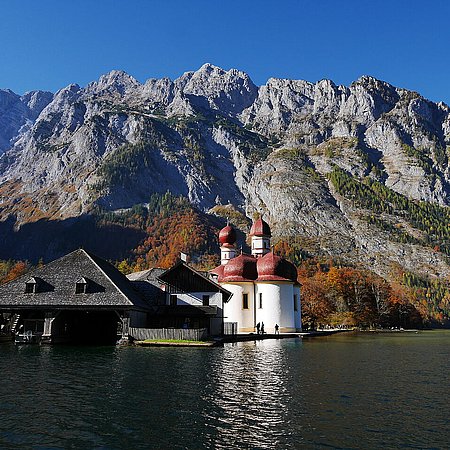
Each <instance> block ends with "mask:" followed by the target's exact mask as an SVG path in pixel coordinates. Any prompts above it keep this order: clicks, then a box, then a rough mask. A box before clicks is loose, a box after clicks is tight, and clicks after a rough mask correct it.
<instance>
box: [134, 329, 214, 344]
mask: <svg viewBox="0 0 450 450" xmlns="http://www.w3.org/2000/svg"><path fill="white" fill-rule="evenodd" d="M129 335H130V336H131V337H133V338H134V339H136V340H138V341H145V340H146V339H164V340H183V341H204V340H205V339H207V337H208V330H207V329H206V328H198V329H187V330H186V329H184V328H132V327H130V330H129Z"/></svg>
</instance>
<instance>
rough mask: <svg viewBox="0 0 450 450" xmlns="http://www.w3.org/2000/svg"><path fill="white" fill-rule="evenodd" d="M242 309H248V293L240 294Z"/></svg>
mask: <svg viewBox="0 0 450 450" xmlns="http://www.w3.org/2000/svg"><path fill="white" fill-rule="evenodd" d="M242 309H248V294H242Z"/></svg>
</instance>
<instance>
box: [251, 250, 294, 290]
mask: <svg viewBox="0 0 450 450" xmlns="http://www.w3.org/2000/svg"><path fill="white" fill-rule="evenodd" d="M256 268H257V270H258V278H257V280H256V281H257V282H258V281H293V282H294V283H295V282H297V269H296V267H295V266H294V264H292V263H291V262H289V261H288V260H286V259H284V258H282V257H281V256H278V255H275V254H274V253H273V252H269V253H266V254H265V255H264V256H262V257H261V258H258V260H257V263H256Z"/></svg>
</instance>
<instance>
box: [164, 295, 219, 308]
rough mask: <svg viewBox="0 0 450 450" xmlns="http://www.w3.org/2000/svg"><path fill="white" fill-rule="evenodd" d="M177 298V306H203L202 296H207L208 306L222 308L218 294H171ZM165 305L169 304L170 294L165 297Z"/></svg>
mask: <svg viewBox="0 0 450 450" xmlns="http://www.w3.org/2000/svg"><path fill="white" fill-rule="evenodd" d="M172 295H176V296H177V305H194V306H202V305H203V296H204V295H209V305H210V306H214V305H216V306H218V307H222V293H220V292H189V294H183V293H178V294H172ZM167 304H168V305H169V304H170V294H169V295H168V297H167Z"/></svg>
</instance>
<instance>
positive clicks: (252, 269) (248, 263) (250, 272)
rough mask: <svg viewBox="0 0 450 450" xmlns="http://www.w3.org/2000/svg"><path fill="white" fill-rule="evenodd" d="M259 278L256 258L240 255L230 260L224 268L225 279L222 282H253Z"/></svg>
mask: <svg viewBox="0 0 450 450" xmlns="http://www.w3.org/2000/svg"><path fill="white" fill-rule="evenodd" d="M257 277H258V273H257V271H256V258H255V257H253V256H250V255H244V254H242V255H239V256H236V258H233V259H230V260H229V261H228V263H227V264H226V265H225V266H224V268H223V277H222V279H221V280H220V281H222V282H224V283H226V282H233V281H253V280H256V278H257Z"/></svg>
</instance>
